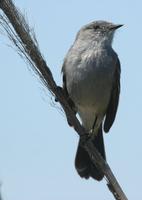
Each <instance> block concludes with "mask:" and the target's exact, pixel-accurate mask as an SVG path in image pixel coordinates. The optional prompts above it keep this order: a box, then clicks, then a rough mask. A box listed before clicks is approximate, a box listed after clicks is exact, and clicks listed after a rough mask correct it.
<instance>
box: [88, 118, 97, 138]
mask: <svg viewBox="0 0 142 200" xmlns="http://www.w3.org/2000/svg"><path fill="white" fill-rule="evenodd" d="M96 121H97V117H95V120H94V123H93V126H92V129H91V130H90V131H89V135H90V136H92V135H94V130H95V125H96Z"/></svg>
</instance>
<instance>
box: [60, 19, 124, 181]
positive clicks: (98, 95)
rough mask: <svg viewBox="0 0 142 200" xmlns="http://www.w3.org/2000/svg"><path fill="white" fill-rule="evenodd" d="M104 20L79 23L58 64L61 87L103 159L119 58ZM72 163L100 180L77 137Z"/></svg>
mask: <svg viewBox="0 0 142 200" xmlns="http://www.w3.org/2000/svg"><path fill="white" fill-rule="evenodd" d="M121 26H122V25H115V24H113V23H109V22H106V21H94V22H92V23H90V24H87V25H85V26H83V27H82V28H81V29H80V31H79V32H78V33H77V36H76V39H75V42H74V43H73V45H72V46H71V48H70V49H69V51H68V53H67V55H66V57H65V59H64V64H63V67H62V72H63V89H64V92H65V93H66V95H67V96H68V97H69V99H70V102H71V106H72V108H73V109H74V110H75V111H76V112H77V113H78V115H79V117H80V119H81V121H82V125H83V126H84V128H85V129H86V131H87V132H89V133H90V134H89V135H90V136H91V137H92V141H93V144H94V145H95V147H96V148H97V150H98V151H99V152H100V154H101V155H102V157H103V158H104V159H106V156H105V148H104V141H103V133H102V132H103V130H104V131H105V132H106V133H107V132H108V131H109V129H110V128H111V126H112V124H113V122H114V120H115V116H116V112H117V107H118V102H119V94H120V62H119V59H118V56H117V54H116V52H115V51H114V50H113V48H112V41H113V37H114V33H115V31H116V29H118V28H119V27H121ZM75 167H76V169H77V172H78V174H79V175H80V176H81V177H84V178H86V179H87V178H89V177H92V178H94V179H96V180H102V178H103V177H104V174H102V173H101V172H100V171H99V170H98V169H97V167H96V166H95V165H94V164H93V163H92V161H91V159H90V157H89V155H88V153H87V152H86V151H85V150H84V149H83V148H82V147H81V145H80V141H79V145H78V149H77V153H76V158H75Z"/></svg>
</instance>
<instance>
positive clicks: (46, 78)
mask: <svg viewBox="0 0 142 200" xmlns="http://www.w3.org/2000/svg"><path fill="white" fill-rule="evenodd" d="M0 8H1V9H2V11H3V12H4V14H5V15H2V14H1V15H0V24H1V26H2V27H3V28H4V29H5V31H6V33H7V35H8V37H9V39H10V40H11V41H12V42H13V44H14V45H15V46H16V47H17V48H18V50H19V53H20V55H22V56H24V57H25V59H26V60H27V61H28V62H29V63H30V65H31V66H32V68H33V70H34V71H35V72H36V74H37V75H38V76H39V77H40V79H41V80H42V82H43V83H44V85H45V86H46V87H47V88H48V90H49V91H50V92H51V94H52V95H54V96H55V97H56V99H58V101H59V102H60V104H61V106H62V108H63V110H64V112H65V114H66V116H67V120H68V121H69V122H70V124H72V125H73V127H74V129H75V130H76V132H77V133H78V134H79V135H80V136H81V137H84V138H86V136H87V133H86V131H85V130H84V128H83V127H82V126H81V124H80V122H79V120H78V119H77V118H76V116H75V114H74V112H73V111H72V109H71V108H70V106H69V104H68V101H67V99H66V97H65V95H64V93H63V91H62V90H61V89H59V87H57V85H56V83H55V81H54V79H53V76H52V73H51V71H50V69H49V67H48V66H47V64H46V62H45V60H44V58H43V56H42V54H41V52H40V50H39V46H38V43H37V40H36V37H35V35H33V30H32V29H30V27H29V25H28V24H27V22H26V20H25V18H24V17H23V15H22V14H21V12H20V11H19V10H18V9H17V8H16V7H15V5H14V4H13V2H12V0H0ZM85 141H86V140H85ZM82 145H83V147H84V148H85V149H86V151H87V152H88V154H89V156H90V158H91V159H92V162H93V163H94V164H95V165H96V166H97V167H98V169H99V170H101V171H102V172H103V173H104V174H105V178H106V180H107V186H108V188H109V190H110V191H111V192H112V193H113V195H114V197H115V199H117V200H127V197H126V195H125V194H124V192H123V190H122V189H121V187H120V185H119V184H118V182H117V180H116V178H115V176H114V175H113V173H112V171H111V169H110V167H109V165H108V164H107V163H106V161H104V160H103V158H102V157H101V155H100V154H99V153H98V151H97V149H96V148H95V147H94V145H93V144H92V141H91V140H87V141H86V142H84V143H83V144H82Z"/></svg>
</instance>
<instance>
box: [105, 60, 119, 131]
mask: <svg viewBox="0 0 142 200" xmlns="http://www.w3.org/2000/svg"><path fill="white" fill-rule="evenodd" d="M115 60H116V62H115V65H116V70H115V74H114V83H113V88H112V91H111V96H110V101H109V104H108V108H107V111H106V117H105V121H104V131H105V132H106V133H107V132H108V131H109V129H110V128H111V126H112V124H113V122H114V120H115V116H116V112H117V107H118V103H119V94H120V73H121V67H120V62H119V59H118V57H116V59H115Z"/></svg>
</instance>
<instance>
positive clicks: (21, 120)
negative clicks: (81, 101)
mask: <svg viewBox="0 0 142 200" xmlns="http://www.w3.org/2000/svg"><path fill="white" fill-rule="evenodd" d="M15 3H16V5H17V6H18V7H20V8H21V10H23V11H24V12H26V13H27V16H28V19H29V22H30V24H31V26H33V27H34V29H35V32H36V35H37V39H38V41H39V45H40V49H41V52H42V53H43V55H44V57H45V59H46V60H47V64H48V65H49V66H50V69H51V71H52V72H53V75H54V78H55V80H56V82H57V83H58V84H61V80H62V79H61V73H60V70H61V66H62V63H63V58H64V56H65V54H66V52H67V50H68V49H69V47H70V45H71V44H72V43H73V41H74V38H75V35H76V32H77V31H78V30H79V28H80V27H81V26H82V25H84V24H86V23H88V22H91V21H93V20H107V21H111V22H114V23H121V24H125V26H124V27H122V28H121V29H119V30H118V31H117V33H116V35H115V39H114V43H113V47H114V49H115V50H116V52H117V53H118V55H119V58H120V60H121V66H122V74H121V99H120V104H119V109H118V113H117V118H116V120H115V123H114V125H113V127H112V128H111V131H110V133H109V134H106V135H105V136H104V137H105V146H106V154H107V160H108V163H109V164H110V166H111V168H112V170H113V172H114V174H115V175H116V177H117V179H118V181H119V182H120V185H121V186H122V188H123V189H124V191H125V192H126V194H127V196H128V199H129V200H134V199H142V191H141V188H142V183H141V180H142V170H141V169H142V158H141V154H142V142H141V141H142V134H141V124H142V120H141V114H142V106H141V102H142V76H141V74H142V61H141V60H142V59H141V58H142V22H141V20H142V3H141V1H140V0H135V1H128V0H125V1H124V0H119V1H114V0H108V1H105V0H98V1H96V0H87V1H82V0H70V1H66V0H60V1H59V0H52V1H49V0H40V1H35V0H16V1H15ZM7 44H10V42H9V41H8V40H7V38H6V37H4V36H2V35H0V61H1V62H0V63H1V64H0V65H1V67H0V91H1V92H0V181H1V182H2V194H3V199H4V200H33V199H34V200H39V199H40V200H56V199H58V200H66V199H68V200H72V199H81V200H86V199H96V200H107V199H109V200H113V199H114V198H113V197H112V194H111V193H110V192H109V191H108V189H107V187H106V185H105V181H102V182H96V181H94V180H92V179H89V180H84V179H81V178H80V177H79V176H78V175H77V173H76V171H75V168H74V157H75V153H76V148H77V142H78V136H77V134H76V133H75V131H74V130H73V129H72V128H70V127H69V126H68V125H67V122H66V119H65V117H64V116H63V115H62V114H60V112H59V109H57V108H56V107H54V106H52V105H51V104H52V101H51V97H50V95H49V93H48V92H47V90H46V89H45V88H44V87H43V86H42V84H41V83H40V81H39V80H38V78H37V77H36V76H34V73H33V72H31V71H30V70H29V67H28V66H27V65H26V64H25V62H24V61H23V60H22V59H21V58H20V57H19V55H18V54H17V53H16V52H15V51H14V50H13V49H12V48H10V47H9V46H8V45H7Z"/></svg>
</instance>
